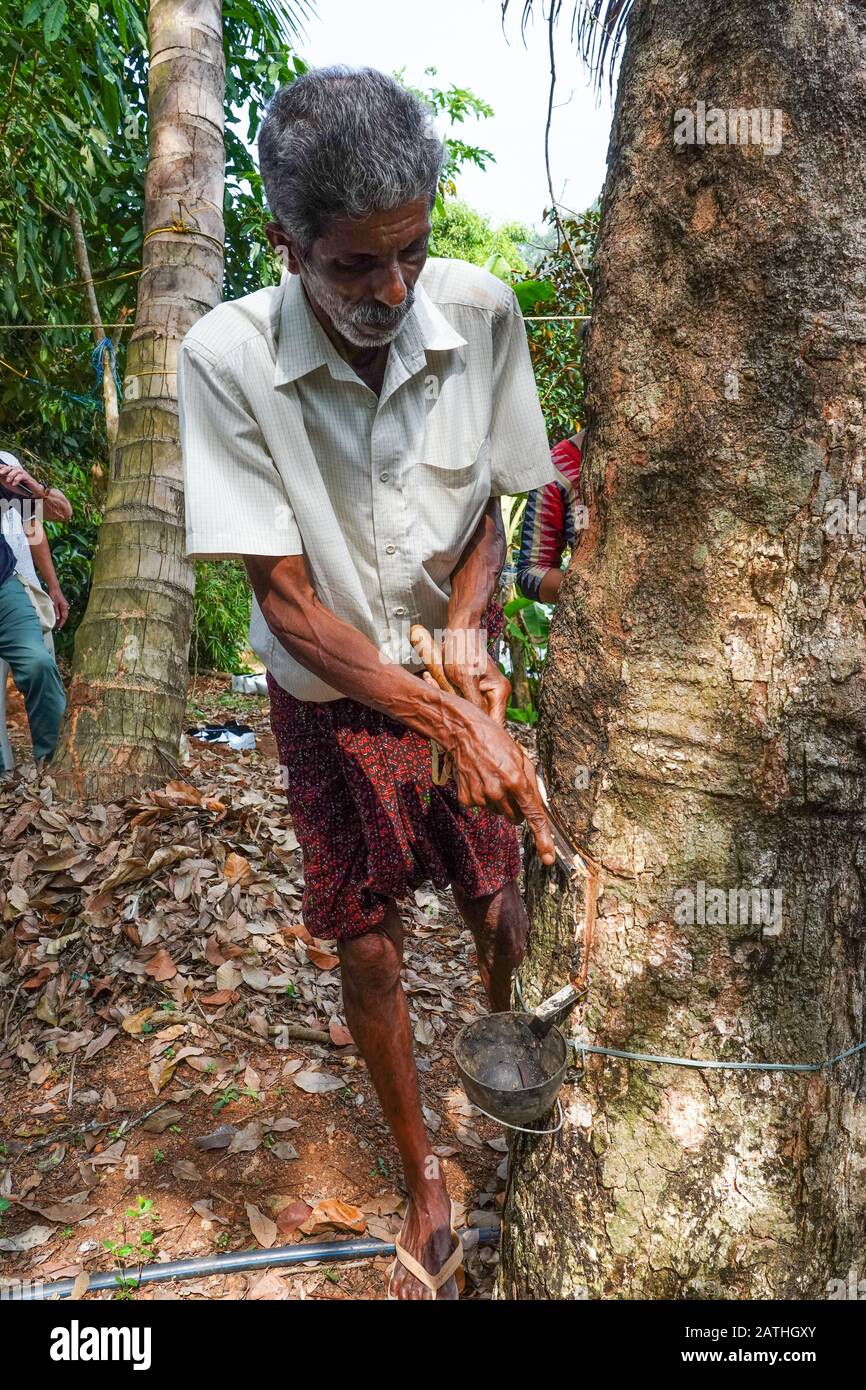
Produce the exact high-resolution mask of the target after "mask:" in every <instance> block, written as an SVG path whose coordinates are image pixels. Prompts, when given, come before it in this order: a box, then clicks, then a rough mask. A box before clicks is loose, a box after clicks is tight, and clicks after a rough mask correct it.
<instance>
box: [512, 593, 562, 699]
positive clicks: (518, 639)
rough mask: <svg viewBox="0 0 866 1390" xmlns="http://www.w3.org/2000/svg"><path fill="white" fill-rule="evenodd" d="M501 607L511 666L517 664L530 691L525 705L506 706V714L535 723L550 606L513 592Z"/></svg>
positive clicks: (545, 652) (545, 650) (545, 653)
mask: <svg viewBox="0 0 866 1390" xmlns="http://www.w3.org/2000/svg"><path fill="white" fill-rule="evenodd" d="M503 611H504V613H505V617H506V628H505V631H506V637H507V639H508V647H509V652H510V657H511V664H512V669H514V668H515V667H516V666H517V665H518V664H519V666H520V668H521V671H522V672H523V673H524V674H525V677H526V683H527V687H528V692H527V693H528V695H529V703H528V704H527V705H509V706H508V718H509V719H516V720H518V721H519V722H520V723H523V724H534V723H535V722H536V720H537V719H538V713H537V706H538V687H539V685H540V683H541V671H542V667H543V666H544V658H545V656H546V655H547V642H548V638H549V636H550V614H551V610H550V608H549V606H548V605H547V604H544V603H536V602H535V601H534V599H528V598H523V597H522V595H519V594H515V595H514V597H512V598H511V599H510V600H509V602H508V603H506V604H505V605H504V609H503Z"/></svg>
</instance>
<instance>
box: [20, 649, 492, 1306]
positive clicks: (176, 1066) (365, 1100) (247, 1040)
mask: <svg viewBox="0 0 866 1390" xmlns="http://www.w3.org/2000/svg"><path fill="white" fill-rule="evenodd" d="M188 716H189V719H188V722H189V724H193V723H195V722H197V721H200V720H202V719H209V720H213V721H216V720H222V719H225V718H227V717H231V716H234V717H235V718H237V719H239V720H242V721H244V722H246V723H249V724H251V725H252V726H253V727H254V729H255V731H256V737H257V746H256V750H255V751H254V752H252V753H234V752H231V751H230V750H227V749H225V748H222V747H214V746H205V745H201V744H198V743H196V742H195V741H193V740H190V743H189V753H188V762H187V763H186V765H185V766H184V768H183V777H182V778H181V777H178V778H176V779H174V781H173V782H169V783H168V784H167V786H166V788H165V789H158V790H157V791H156V792H154V793H144V794H143V795H142V797H141V798H140V799H139V800H138V801H137V802H135V803H134V804H131V805H130V804H127V805H117V804H111V803H109V804H107V805H105V806H102V807H94V806H92V805H91V806H86V807H83V806H76V807H71V808H70V807H65V806H63V807H56V808H55V807H54V806H53V805H52V796H51V784H50V778H45V777H43V778H41V779H40V778H37V777H36V776H35V773H34V770H33V768H32V764H31V765H30V766H29V767H28V765H27V763H26V761H25V760H26V758H27V757H28V754H29V749H28V740H27V737H26V722H25V720H24V715H23V710H22V708H21V705H20V699H19V697H18V696H17V695H16V694H15V693H14V691H13V690H12V688H11V687H10V692H9V725H10V733H11V736H12V740H13V744H14V747H15V752H16V757H17V758H18V759H19V760H20V766H19V768H18V769H16V774H15V775H13V777H12V778H11V779H7V781H6V782H5V783H4V784H2V785H0V826H2V844H0V1275H2V1277H3V1278H4V1279H29V1280H33V1279H39V1280H44V1281H49V1280H52V1279H57V1278H62V1277H66V1276H68V1275H72V1276H76V1275H79V1274H92V1273H94V1272H97V1271H102V1270H110V1269H113V1268H115V1267H117V1266H118V1265H123V1266H126V1267H129V1268H130V1273H133V1272H134V1269H135V1267H136V1265H137V1263H138V1261H139V1259H141V1260H142V1262H145V1263H149V1262H151V1261H153V1260H157V1261H166V1260H172V1259H178V1258H181V1257H189V1256H197V1255H199V1256H200V1255H207V1254H211V1253H217V1252H223V1251H229V1250H241V1249H246V1248H256V1247H257V1246H259V1245H261V1244H266V1245H274V1244H276V1245H284V1244H289V1243H294V1242H297V1241H304V1240H307V1241H321V1240H327V1239H345V1238H346V1237H347V1234H348V1235H351V1234H352V1233H354V1232H357V1231H361V1230H363V1231H364V1232H365V1233H366V1234H369V1235H373V1236H377V1237H383V1238H388V1237H389V1235H391V1234H392V1233H393V1232H395V1231H397V1230H399V1226H400V1217H401V1211H402V1209H403V1207H404V1197H403V1191H402V1182H401V1173H400V1165H399V1159H398V1155H397V1153H396V1150H395V1147H394V1145H393V1142H392V1140H391V1138H390V1134H389V1132H388V1130H387V1128H386V1126H385V1124H384V1122H383V1119H382V1115H381V1111H380V1109H379V1105H378V1101H377V1099H376V1096H375V1093H374V1091H373V1088H372V1086H371V1084H370V1080H369V1077H368V1075H367V1072H366V1069H365V1067H364V1064H363V1061H362V1060H361V1058H360V1056H359V1055H358V1054H357V1051H356V1049H355V1048H354V1046H352V1045H351V1041H350V1040H349V1042H348V1045H346V1044H347V1035H345V1033H344V1031H342V1030H344V1028H345V1024H344V1019H343V1013H342V1001H341V995H340V978H339V970H338V969H335V968H334V967H333V963H332V960H331V958H330V954H329V947H328V943H326V942H321V943H316V942H312V941H311V940H310V939H309V938H306V933H305V931H304V928H303V926H302V924H301V917H300V911H299V908H300V891H301V886H302V880H301V862H300V853H299V851H298V850H297V847H296V845H295V844H294V837H293V835H292V833H291V830H290V825H289V821H288V817H287V814H286V811H285V802H284V798H283V796H282V794H281V792H280V790H279V776H278V768H277V761H276V750H275V745H274V741H273V737H272V735H271V732H270V729H269V726H268V705H267V700H266V699H260V698H257V697H248V696H233V695H232V694H231V691H230V679H229V678H228V677H227V676H222V675H208V676H206V677H202V676H200V677H199V678H198V680H197V681H196V683H195V686H194V687H193V688H191V690H190V698H189V707H188ZM403 916H404V921H405V926H406V963H405V972H404V981H405V984H406V987H407V989H408V991H409V1001H410V1008H411V1011H412V1015H413V1020H414V1024H415V1033H416V1039H417V1044H416V1056H417V1060H418V1066H419V1077H420V1084H421V1090H422V1096H423V1101H424V1104H425V1106H426V1107H427V1119H428V1124H429V1129H430V1134H431V1143H432V1145H433V1147H434V1152H438V1154H439V1157H440V1159H441V1161H442V1163H443V1165H444V1169H445V1172H446V1174H447V1179H448V1185H449V1189H450V1191H451V1194H452V1197H453V1198H454V1200H455V1204H456V1209H457V1216H458V1225H459V1226H460V1227H463V1228H465V1227H467V1226H469V1227H478V1226H495V1225H497V1224H498V1211H499V1209H500V1206H501V1203H502V1197H503V1189H504V1185H505V1176H504V1175H505V1164H506V1162H507V1160H506V1156H505V1150H506V1145H505V1141H504V1139H503V1137H502V1131H501V1129H500V1128H499V1127H498V1126H496V1125H495V1124H493V1123H492V1122H491V1121H489V1120H487V1119H486V1118H485V1117H483V1116H482V1115H480V1114H479V1112H478V1111H476V1110H474V1108H473V1107H471V1106H470V1105H469V1103H468V1102H467V1100H466V1097H465V1095H464V1094H463V1092H462V1090H461V1089H460V1086H459V1081H458V1078H457V1074H456V1071H455V1068H454V1064H453V1060H452V1057H451V1044H452V1041H453V1038H454V1036H455V1034H456V1033H457V1031H458V1029H459V1028H460V1027H461V1026H462V1024H463V1022H464V1021H467V1020H469V1019H471V1018H473V1017H475V1016H477V1015H478V1014H479V1013H480V1012H482V1010H483V996H482V992H481V988H480V982H479V979H478V975H477V969H476V962H475V955H474V949H473V947H472V943H471V938H470V937H469V934H468V932H466V931H465V930H464V929H463V928H462V924H461V923H460V920H459V918H458V916H457V914H456V912H455V909H454V906H453V903H452V901H451V900H450V897H449V895H447V894H437V893H435V892H434V891H433V890H432V889H430V888H427V889H423V890H420V891H419V893H418V894H416V900H415V901H414V902H407V903H406V904H404V905H403ZM305 938H306V939H305ZM148 1010H149V1011H150V1012H149V1013H148V1012H146V1011H148ZM136 1016H137V1017H136ZM286 1022H291V1023H297V1024H300V1025H302V1026H306V1027H313V1028H317V1029H320V1030H324V1031H325V1032H326V1033H327V1032H328V1030H330V1034H329V1036H328V1040H327V1042H309V1041H297V1040H294V1039H286V1038H285V1037H283V1036H281V1035H279V1034H274V1033H273V1032H269V1030H273V1029H275V1028H278V1027H279V1025H280V1024H281V1023H286ZM225 1028H233V1029H235V1030H239V1031H240V1032H241V1033H242V1034H244V1035H245V1036H243V1037H237V1036H231V1035H229V1034H227V1033H225V1032H221V1031H220V1030H221V1029H225ZM311 1072H312V1073H313V1074H314V1075H316V1074H318V1075H319V1077H320V1080H321V1078H322V1077H324V1080H325V1084H331V1085H332V1086H333V1089H330V1090H327V1091H323V1093H321V1094H317V1093H315V1092H313V1093H310V1092H309V1091H305V1090H303V1089H300V1088H299V1086H298V1085H297V1084H296V1080H295V1078H302V1079H303V1078H305V1077H306V1076H308V1075H309V1073H311ZM337 1083H339V1084H337ZM305 1084H312V1085H314V1086H315V1085H317V1084H319V1083H317V1082H315V1081H314V1082H312V1083H309V1082H305ZM157 1106H159V1107H161V1108H160V1109H157V1110H156V1112H155V1113H154V1114H152V1115H151V1116H150V1118H149V1119H146V1120H144V1123H142V1120H143V1117H145V1116H147V1115H148V1112H151V1111H153V1110H154V1107H157ZM288 1121H293V1122H295V1125H294V1126H293V1125H291V1124H290V1123H287V1122H288ZM225 1125H228V1126H232V1127H234V1130H235V1131H244V1132H245V1133H244V1136H243V1139H242V1140H241V1141H240V1147H239V1145H238V1142H237V1141H236V1143H235V1145H234V1147H235V1148H236V1149H238V1150H239V1151H236V1152H228V1151H227V1149H226V1148H207V1147H201V1146H199V1145H197V1143H196V1140H200V1139H201V1138H203V1137H205V1136H208V1135H211V1134H212V1133H213V1132H214V1131H215V1130H216V1129H217V1128H218V1127H219V1126H225ZM294 1154H296V1156H293V1155H294ZM298 1203H303V1204H305V1206H306V1208H309V1209H311V1212H312V1222H310V1220H309V1217H310V1212H308V1211H307V1210H306V1209H305V1207H301V1206H298V1205H297V1204H298ZM323 1203H325V1204H327V1205H325V1206H324V1207H322V1205H321V1204H323ZM334 1203H342V1204H345V1208H348V1210H347V1209H345V1208H344V1207H336V1206H334ZM304 1217H307V1218H308V1220H307V1223H306V1224H307V1232H305V1231H302V1230H300V1229H298V1222H299V1221H300V1222H303V1220H304ZM106 1242H108V1243H111V1246H112V1248H111V1249H109V1248H108V1247H107V1245H106ZM16 1247H19V1248H16ZM497 1258H498V1257H497V1255H496V1252H495V1249H492V1248H486V1249H476V1250H474V1251H471V1252H470V1253H469V1254H468V1255H467V1259H466V1280H465V1288H464V1291H463V1297H464V1298H487V1297H489V1296H490V1292H491V1287H492V1281H493V1276H494V1273H495V1265H496V1261H497ZM389 1263H390V1261H388V1260H385V1259H378V1260H370V1259H363V1260H358V1261H354V1262H351V1263H341V1262H331V1263H328V1262H327V1261H322V1262H319V1263H305V1264H303V1265H298V1266H295V1267H294V1268H293V1269H292V1270H286V1269H283V1270H279V1269H278V1270H275V1271H273V1272H270V1273H264V1274H263V1273H252V1274H234V1275H230V1274H220V1275H213V1276H210V1277H206V1278H192V1279H185V1280H174V1281H171V1282H167V1283H165V1284H160V1285H150V1286H144V1287H142V1288H140V1289H138V1290H135V1291H131V1290H130V1291H129V1292H127V1293H124V1291H123V1290H120V1289H118V1290H116V1291H115V1292H114V1293H112V1292H107V1293H98V1292H95V1291H91V1292H89V1293H86V1292H85V1293H84V1294H83V1296H84V1297H86V1298H90V1299H92V1298H103V1299H104V1298H112V1297H114V1298H117V1297H123V1296H127V1297H132V1298H134V1299H135V1300H145V1299H152V1298H169V1299H183V1298H205V1299H221V1298H253V1299H262V1298H266V1299H285V1298H292V1299H293V1298H316V1299H378V1298H383V1297H385V1291H386V1290H385V1281H386V1270H387V1268H388V1265H389ZM82 1285H83V1281H82ZM80 1287H81V1286H80Z"/></svg>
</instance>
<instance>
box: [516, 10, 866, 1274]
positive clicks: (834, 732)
mask: <svg viewBox="0 0 866 1390" xmlns="http://www.w3.org/2000/svg"><path fill="white" fill-rule="evenodd" d="M864 71H866V24H864V14H863V9H862V6H861V5H859V4H856V3H854V2H853V0H827V2H826V3H824V4H821V5H815V4H814V3H812V0H728V3H726V4H724V5H708V4H706V3H704V0H637V3H636V4H635V7H634V10H633V13H632V17H631V21H630V31H629V37H628V42H627V46H626V52H625V57H624V61H623V68H622V73H621V77H620V84H619V92H618V99H617V105H616V113H615V120H614V127H613V132H612V138H611V146H610V155H609V169H608V179H607V183H606V188H605V194H604V202H603V215H602V227H601V236H600V242H599V247H598V253H597V264H596V271H595V285H594V290H595V301H594V304H595V307H594V317H593V325H592V330H591V334H590V339H589V343H588V353H587V357H588V362H587V367H588V380H589V390H588V400H587V404H588V417H589V430H588V439H587V461H586V464H585V480H586V481H585V487H586V488H587V490H588V496H587V497H586V499H585V500H587V501H588V503H589V507H590V514H591V518H592V521H591V528H590V530H589V531H588V533H587V534H586V535H585V537H584V540H583V543H582V545H581V547H580V548H579V550H578V551H577V553H576V555H575V557H574V559H573V561H572V564H571V567H570V569H569V572H568V575H567V577H566V580H565V583H564V586H563V589H562V595H561V602H560V603H559V605H558V608H557V610H556V616H555V620H554V623H553V632H552V637H551V643H550V652H549V657H548V662H547V668H546V672H545V676H544V681H543V690H542V698H541V721H540V735H539V737H540V749H541V758H542V764H543V766H544V769H545V771H546V774H547V780H548V786H549V788H550V790H551V796H552V800H553V802H554V804H555V805H557V806H558V808H559V811H560V813H561V815H562V817H563V819H564V820H565V822H566V823H567V825H568V827H569V829H570V831H571V832H572V834H573V836H574V838H575V840H576V842H577V843H578V844H580V845H581V846H582V847H583V848H584V850H586V851H587V852H588V854H589V855H590V856H591V858H592V860H594V861H595V862H596V863H597V864H598V865H599V866H600V870H601V874H602V878H603V885H602V892H601V897H600V901H599V912H598V920H597V924H596V929H595V940H594V944H593V949H592V963H591V968H590V995H589V1000H588V1003H587V1004H586V1005H585V1007H584V1010H583V1013H582V1014H580V1015H578V1016H577V1018H576V1026H575V1031H576V1032H578V1033H579V1034H580V1036H582V1037H583V1038H584V1039H585V1040H588V1041H591V1042H592V1043H593V1044H595V1045H598V1046H601V1047H606V1048H610V1049H619V1050H626V1051H630V1052H640V1053H649V1054H655V1055H662V1056H675V1057H685V1058H703V1059H716V1060H722V1061H729V1062H735V1061H737V1062H739V1061H751V1062H760V1063H785V1064H791V1063H801V1062H809V1063H812V1062H820V1061H823V1060H824V1059H827V1058H830V1057H832V1056H834V1055H835V1054H837V1053H840V1052H842V1051H843V1050H845V1049H847V1048H849V1047H850V1046H851V1045H852V1044H854V1043H856V1042H858V1041H860V1040H861V1039H863V1038H864V1037H866V1017H864V960H866V912H864V894H866V816H864V804H866V803H864V793H866V639H864V600H863V595H864V561H863V557H864V544H866V541H864V534H863V533H864V532H866V517H864V513H866V503H862V502H861V500H860V499H861V498H862V496H863V493H864V487H863V468H864V459H866V410H864V395H866V273H864V266H866V218H864V197H866V195H864V190H866V141H864V139H863V73H864ZM689 113H690V119H689ZM732 113H733V115H732ZM582 768H586V769H588V775H589V790H588V791H582V790H580V789H579V788H580V787H581V786H582V785H583V783H584V782H585V778H584V777H583V776H582V773H581V769H582ZM546 875H547V871H543V870H541V869H540V867H539V866H538V865H537V861H536V863H535V864H534V865H532V866H531V867H530V869H529V873H528V879H529V901H530V910H531V915H532V921H533V929H534V936H533V942H532V951H531V957H530V960H529V963H528V966H527V967H525V968H524V991H525V993H526V995H527V996H528V1000H529V1002H530V1003H535V1002H537V1001H538V1000H539V999H540V998H542V997H543V996H544V995H545V994H547V993H549V992H551V991H552V989H554V988H556V987H557V986H559V985H561V984H563V983H564V980H565V977H566V975H567V973H568V972H569V970H570V968H571V966H572V964H573V958H574V941H573V935H574V930H575V929H574V917H575V907H576V915H577V920H578V935H579V927H580V921H581V916H582V913H583V904H582V902H580V901H578V902H577V904H575V903H574V902H573V900H572V898H571V897H570V895H569V894H568V893H564V892H559V893H557V894H555V895H551V894H550V893H548V892H547V891H546V890H547V878H546ZM762 895H763V896H762ZM579 954H580V943H579V941H578V947H577V955H578V956H579ZM563 1105H564V1111H565V1124H564V1127H563V1129H562V1131H561V1133H560V1134H559V1135H557V1136H556V1138H555V1139H553V1140H550V1139H531V1138H526V1137H525V1136H522V1135H521V1136H519V1137H518V1138H519V1142H518V1143H517V1144H516V1146H515V1147H514V1149H513V1152H512V1164H511V1174H510V1182H509V1192H508V1195H507V1200H506V1207H505V1230H504V1236H503V1248H502V1263H501V1280H500V1286H499V1295H500V1296H501V1297H505V1298H530V1297H531V1298H580V1297H589V1298H642V1299H671V1298H672V1299H703V1298H715V1297H718V1298H723V1299H761V1298H794V1299H806V1298H826V1297H827V1296H828V1292H831V1291H832V1288H833V1287H838V1286H833V1285H832V1284H831V1281H833V1280H839V1281H843V1280H846V1279H847V1278H848V1275H849V1271H850V1270H851V1269H852V1268H853V1269H854V1270H859V1271H860V1277H862V1275H863V1273H864V1271H866V1052H863V1051H861V1052H859V1053H857V1054H855V1055H853V1056H850V1057H848V1058H847V1059H846V1060H844V1061H842V1062H840V1063H838V1064H836V1065H834V1066H833V1067H829V1068H824V1069H822V1070H819V1071H814V1072H811V1073H796V1072H784V1071H767V1072H761V1071H736V1070H696V1069H690V1068H684V1067H676V1066H672V1065H660V1064H657V1063H645V1062H634V1061H626V1060H618V1059H615V1058H611V1057H601V1056H590V1057H588V1058H587V1072H586V1076H585V1078H584V1079H583V1081H582V1082H580V1083H579V1084H577V1085H574V1086H570V1087H568V1088H567V1089H566V1090H565V1091H564V1092H563Z"/></svg>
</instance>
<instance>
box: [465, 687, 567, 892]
mask: <svg viewBox="0 0 866 1390" xmlns="http://www.w3.org/2000/svg"><path fill="white" fill-rule="evenodd" d="M461 705H462V707H463V708H462V709H461V711H460V713H461V716H462V718H461V725H462V728H461V732H460V734H459V735H458V737H457V738H456V739H455V740H454V742H453V743H452V745H451V747H450V752H451V756H452V761H453V765H454V781H455V783H456V786H457V797H458V800H459V801H460V803H461V805H463V806H486V807H488V808H489V809H490V810H491V811H496V812H497V813H498V814H499V815H501V816H505V818H506V820H510V821H511V822H512V824H514V825H518V824H519V823H520V822H521V821H524V820H525V821H526V823H527V825H528V826H529V828H530V830H531V831H532V834H533V838H534V840H535V848H536V849H537V851H538V855H539V858H540V859H541V861H542V863H543V864H553V862H554V861H555V858H556V852H555V850H554V846H553V836H552V835H551V833H550V825H549V822H548V819H547V815H546V813H545V810H544V803H543V801H542V800H541V793H540V792H539V790H538V782H537V780H536V777H535V770H534V768H533V766H532V763H531V762H530V760H529V758H528V757H527V756H526V754H525V753H524V751H523V749H522V748H521V747H520V745H519V744H517V743H515V741H514V739H513V738H512V737H511V735H510V734H509V733H507V732H506V730H505V729H503V728H502V726H501V725H500V724H497V723H495V722H494V721H493V720H492V719H490V718H489V717H488V716H487V715H486V714H484V713H483V712H482V711H481V710H479V709H477V708H476V707H475V706H474V705H470V704H469V703H468V701H465V700H462V701H461Z"/></svg>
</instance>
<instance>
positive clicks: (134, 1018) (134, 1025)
mask: <svg viewBox="0 0 866 1390" xmlns="http://www.w3.org/2000/svg"><path fill="white" fill-rule="evenodd" d="M154 1013H156V1010H155V1009H153V1008H150V1009H139V1011H138V1013H137V1014H128V1015H127V1017H126V1018H125V1019H124V1020H123V1022H122V1023H121V1025H120V1026H121V1028H122V1029H123V1030H124V1032H125V1033H131V1034H132V1036H133V1037H134V1038H137V1037H138V1035H139V1034H140V1033H141V1031H142V1029H143V1028H144V1025H145V1024H146V1023H147V1021H148V1019H149V1018H150V1017H151V1015H152V1014H154Z"/></svg>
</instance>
